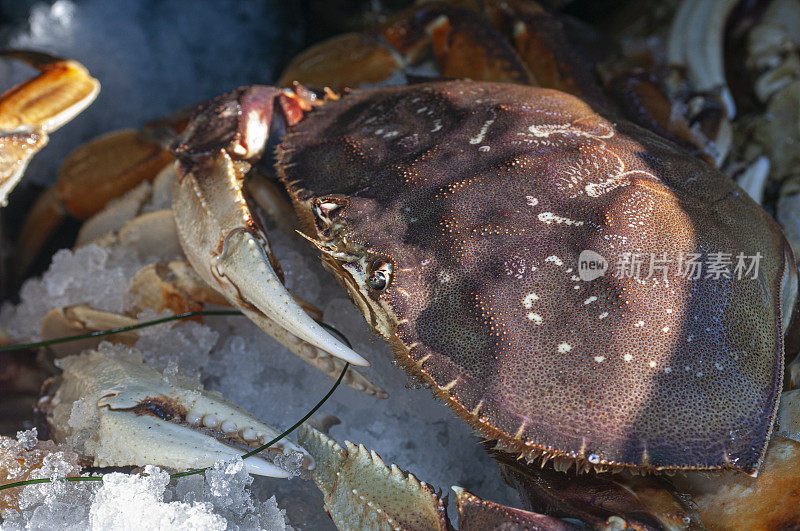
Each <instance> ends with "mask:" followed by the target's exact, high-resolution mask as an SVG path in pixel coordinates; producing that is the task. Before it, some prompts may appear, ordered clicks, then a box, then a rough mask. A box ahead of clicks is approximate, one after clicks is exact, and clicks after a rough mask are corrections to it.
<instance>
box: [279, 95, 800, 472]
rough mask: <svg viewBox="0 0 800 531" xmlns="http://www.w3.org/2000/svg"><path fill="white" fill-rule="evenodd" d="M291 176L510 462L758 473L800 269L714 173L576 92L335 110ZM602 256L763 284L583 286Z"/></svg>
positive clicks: (436, 374)
mask: <svg viewBox="0 0 800 531" xmlns="http://www.w3.org/2000/svg"><path fill="white" fill-rule="evenodd" d="M277 167H278V173H279V175H280V177H281V179H282V180H283V182H284V184H285V185H286V186H287V188H288V190H289V192H290V194H291V196H292V198H293V201H294V203H295V206H296V207H297V209H298V211H299V212H300V216H301V218H302V220H303V222H304V224H305V226H306V229H307V230H308V231H309V234H314V235H315V236H316V239H317V240H318V242H317V245H318V247H319V248H320V249H321V250H322V251H323V255H324V256H323V260H324V262H325V263H326V265H327V266H328V267H329V269H331V270H332V271H334V272H335V273H336V275H337V277H338V278H339V280H341V281H342V282H343V283H344V284H345V285H346V286H347V287H348V288H349V292H350V294H351V297H352V298H353V299H354V301H355V302H356V304H357V305H358V306H359V307H360V308H361V310H362V311H363V313H364V315H365V317H366V319H367V321H368V322H369V323H370V324H371V325H372V327H373V328H374V329H375V330H376V331H377V332H379V333H380V334H381V335H383V336H384V337H386V338H387V339H388V340H389V341H390V342H391V344H392V345H393V347H394V351H395V355H396V356H397V358H398V360H399V361H400V362H401V363H402V365H403V366H404V367H405V368H406V369H407V370H408V371H409V372H410V373H411V374H413V375H415V376H417V377H418V378H420V379H421V380H422V381H424V382H426V383H428V384H430V385H431V386H432V388H433V390H434V392H435V394H437V396H439V397H440V398H443V399H445V400H446V402H447V403H448V404H449V405H450V407H451V408H452V409H453V410H454V411H455V412H456V413H458V414H459V415H460V416H461V417H463V418H465V419H466V420H467V421H469V422H470V424H471V425H472V426H473V427H474V428H476V430H477V431H478V432H479V433H480V434H481V435H483V436H484V437H486V438H488V439H492V440H496V441H497V446H498V447H499V448H500V449H504V450H508V451H511V452H518V453H521V454H523V455H524V456H526V457H527V458H528V459H529V460H531V459H535V458H539V457H542V456H544V457H545V458H548V457H549V458H556V459H562V460H569V461H570V462H574V463H576V464H577V467H578V468H579V469H588V468H597V469H600V468H612V469H614V468H617V467H633V468H638V469H640V470H648V471H653V470H663V469H719V468H733V469H738V470H742V471H745V472H748V473H753V472H755V471H756V470H757V468H758V466H759V463H760V462H761V460H762V458H763V454H764V451H765V448H766V444H767V442H768V440H769V436H770V432H771V427H772V423H773V419H774V416H775V411H776V407H777V404H778V395H779V392H780V389H781V379H782V372H783V330H784V328H785V327H786V326H787V324H788V321H789V318H790V317H791V313H792V309H793V307H794V301H795V292H796V273H795V267H794V262H793V258H792V255H791V251H790V250H789V248H788V246H787V243H786V241H785V239H784V237H783V235H782V234H781V231H780V229H779V227H778V226H777V224H776V223H775V222H774V221H773V220H772V219H771V218H770V217H769V216H768V215H767V214H766V213H765V212H764V211H763V210H762V209H761V208H760V207H759V206H758V205H757V204H756V203H754V202H753V201H752V200H751V199H749V198H748V197H747V195H746V194H745V193H744V192H743V191H742V190H741V189H740V188H739V187H738V186H737V185H736V184H734V183H733V182H732V181H730V180H729V179H727V178H726V177H725V176H724V175H723V174H722V173H720V172H718V171H716V170H715V169H713V168H712V167H711V166H709V165H707V164H705V163H703V162H701V161H698V160H696V159H694V158H692V157H690V156H689V155H688V154H687V153H685V152H684V151H682V150H681V149H680V148H678V147H676V146H675V145H674V144H672V143H670V142H668V141H666V140H664V139H662V138H660V137H658V136H656V135H654V134H652V133H650V132H648V131H646V130H644V129H641V128H639V127H637V126H635V125H632V124H629V123H626V122H623V121H619V122H615V123H612V122H610V121H608V120H606V119H605V118H603V117H601V116H600V115H598V114H597V113H596V112H595V111H593V109H592V108H591V107H589V106H588V105H586V104H585V103H583V102H582V101H580V100H579V99H577V98H575V97H572V96H569V95H567V94H564V93H561V92H558V91H554V90H548V89H541V88H532V87H523V86H516V85H506V84H494V83H473V82H466V81H456V82H446V83H431V84H424V85H416V86H409V87H400V88H389V89H378V90H364V91H353V92H352V93H350V94H349V95H347V96H346V97H344V98H342V99H341V100H339V101H332V102H328V103H326V104H325V105H324V106H322V107H321V108H319V109H318V110H315V111H313V112H312V113H311V114H310V115H309V116H308V117H307V118H305V119H304V120H303V121H301V122H300V123H299V124H298V125H296V126H294V127H291V128H290V129H289V133H288V135H287V136H286V137H285V139H284V140H283V142H282V143H281V145H280V146H279V149H278V164H277ZM586 250H589V251H593V252H594V253H597V254H599V255H601V256H602V257H604V258H605V259H607V260H608V262H610V263H611V264H614V262H615V261H617V260H619V259H621V258H623V257H625V255H626V253H634V254H635V255H641V256H645V257H647V259H648V260H649V257H650V256H654V257H656V259H661V258H667V259H672V260H676V257H679V256H689V255H690V254H691V253H697V254H700V255H701V257H702V258H703V259H705V260H709V259H713V257H714V256H715V255H714V254H713V253H724V256H727V257H728V258H730V259H732V261H733V264H732V265H731V266H730V269H731V270H732V269H733V265H734V264H735V263H736V256H737V255H739V254H740V253H741V254H743V255H744V256H755V255H757V254H760V257H761V259H760V268H759V269H758V272H757V278H755V279H751V278H749V277H748V278H742V279H737V278H736V276H735V275H729V276H728V277H725V276H722V277H721V278H708V277H707V276H706V271H705V270H704V271H702V275H701V277H700V278H697V279H694V278H686V277H685V276H679V275H678V274H677V273H676V272H675V270H674V269H673V270H672V271H670V272H669V275H668V276H667V275H664V276H662V275H661V274H660V273H656V274H655V275H653V276H651V277H647V275H646V267H647V263H646V262H645V265H644V267H643V268H642V273H641V275H640V276H639V278H631V277H633V276H634V275H629V276H625V275H615V274H612V270H611V269H609V271H608V272H607V274H606V275H604V276H600V277H599V278H596V279H594V280H591V281H583V280H581V278H580V276H578V258H579V256H580V253H581V252H582V251H586ZM664 253H666V254H664ZM682 253H684V254H682ZM728 253H730V254H728ZM612 267H613V266H612ZM674 267H676V266H675V265H674V264H673V268H674ZM376 274H379V275H382V278H383V279H388V280H389V282H388V285H387V286H385V287H384V286H382V285H381V282H377V283H375V282H371V280H374V277H375V275H376ZM376 285H377V286H378V287H379V288H383V289H373V286H376Z"/></svg>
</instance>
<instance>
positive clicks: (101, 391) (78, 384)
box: [40, 345, 314, 477]
mask: <svg viewBox="0 0 800 531" xmlns="http://www.w3.org/2000/svg"><path fill="white" fill-rule="evenodd" d="M61 367H62V368H63V369H64V374H63V375H62V376H61V378H60V382H59V383H58V388H57V390H56V391H55V393H54V394H53V395H52V396H50V397H48V398H47V399H45V401H44V402H42V403H40V407H41V408H42V410H43V411H44V412H45V413H46V416H47V421H48V425H49V426H50V429H51V433H52V436H53V438H54V439H55V440H57V441H61V442H63V441H66V440H68V439H70V438H74V437H75V436H77V434H78V433H85V434H86V435H87V437H88V438H86V440H85V443H84V444H82V445H81V448H79V450H80V452H81V453H82V454H83V456H84V457H85V458H87V459H90V460H92V463H93V464H94V466H130V465H136V466H144V465H148V464H151V465H159V466H167V467H170V468H174V469H178V470H184V469H189V468H200V467H204V466H209V465H212V464H213V463H214V462H215V461H217V460H219V459H230V458H233V457H236V456H239V455H242V454H243V453H244V452H245V451H246V450H247V449H248V447H257V446H260V445H261V444H264V443H266V442H267V441H270V440H272V439H274V438H275V437H277V436H278V432H277V431H276V430H275V429H273V428H272V427H271V426H269V425H267V424H265V423H263V422H262V421H261V420H259V419H258V418H256V417H254V416H253V415H251V414H250V413H249V412H247V411H246V410H244V409H242V408H240V407H238V406H236V405H235V404H232V403H230V402H228V401H227V400H225V399H224V398H223V397H222V395H220V394H218V393H213V392H208V391H205V390H203V389H202V387H195V386H188V385H184V384H183V383H182V382H180V381H173V379H169V380H167V379H166V378H164V377H163V376H162V375H161V374H159V373H158V372H157V371H155V370H154V369H152V368H150V367H148V366H147V365H145V364H143V363H142V359H141V353H139V351H137V350H135V349H131V348H126V347H123V346H121V345H117V346H110V345H101V346H100V347H99V349H98V350H93V351H87V352H85V353H84V354H81V355H79V356H70V357H68V358H64V359H63V360H62V361H61ZM270 450H271V451H281V452H283V453H284V454H287V455H288V454H290V453H293V452H294V453H299V454H301V455H302V462H303V464H304V466H305V467H306V468H309V469H312V468H314V460H313V458H312V457H311V456H310V455H309V454H308V452H306V451H305V450H304V449H303V448H301V447H300V446H298V445H296V444H294V443H292V442H291V441H289V440H287V439H284V440H281V441H280V442H278V443H276V444H275V445H274V446H273V447H271V448H270ZM264 455H267V454H264ZM245 464H246V467H247V469H248V471H249V472H251V473H253V474H259V475H265V476H273V477H289V476H290V475H291V473H290V472H289V471H286V470H283V469H282V468H280V467H277V466H275V465H273V464H272V463H270V462H269V461H267V460H266V459H263V458H262V457H260V456H252V457H249V458H248V459H246V460H245Z"/></svg>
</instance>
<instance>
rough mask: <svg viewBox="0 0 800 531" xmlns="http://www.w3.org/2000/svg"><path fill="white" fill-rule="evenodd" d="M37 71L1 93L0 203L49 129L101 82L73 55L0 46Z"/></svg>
mask: <svg viewBox="0 0 800 531" xmlns="http://www.w3.org/2000/svg"><path fill="white" fill-rule="evenodd" d="M0 57H9V58H13V59H19V60H20V61H23V62H25V63H28V64H29V65H31V66H33V67H34V68H37V69H38V70H39V71H40V72H41V74H40V75H39V76H37V77H35V78H33V79H30V80H28V81H26V82H24V83H21V84H19V85H17V86H15V87H12V88H11V89H9V90H8V91H6V92H5V93H4V94H3V95H2V96H0V205H5V204H6V202H7V200H8V194H9V193H11V190H13V189H14V186H16V184H17V183H18V182H19V180H20V178H22V174H23V173H24V172H25V168H26V167H27V166H28V162H30V160H31V158H32V157H33V156H34V155H35V154H36V153H38V152H39V150H41V149H42V148H43V147H44V146H45V145H46V144H47V140H48V137H47V135H48V133H51V132H52V131H55V130H56V129H58V128H59V127H61V126H62V125H64V124H65V123H67V122H69V121H70V120H72V119H73V118H74V117H75V116H76V115H77V114H78V113H80V112H81V111H83V110H84V109H85V108H86V107H88V106H89V105H90V104H91V103H92V101H94V99H95V97H97V94H98V92H100V83H99V82H98V81H97V80H96V79H94V78H93V77H91V76H90V75H89V72H88V71H87V70H86V68H84V67H83V65H81V64H80V63H78V62H76V61H71V60H67V59H60V58H58V57H53V56H51V55H47V54H43V53H38V52H30V51H1V52H0Z"/></svg>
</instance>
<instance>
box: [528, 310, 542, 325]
mask: <svg viewBox="0 0 800 531" xmlns="http://www.w3.org/2000/svg"><path fill="white" fill-rule="evenodd" d="M528 319H530V320H531V321H533V322H534V323H536V324H542V322H543V321H544V319H542V316H541V315H539V314H538V313H533V312H531V313H529V314H528Z"/></svg>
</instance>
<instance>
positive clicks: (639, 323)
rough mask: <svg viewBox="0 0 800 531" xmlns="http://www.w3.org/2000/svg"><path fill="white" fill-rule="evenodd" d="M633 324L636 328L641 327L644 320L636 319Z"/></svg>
mask: <svg viewBox="0 0 800 531" xmlns="http://www.w3.org/2000/svg"><path fill="white" fill-rule="evenodd" d="M633 326H635V327H636V328H641V327H643V326H644V321H637V322H636V324H635V325H633Z"/></svg>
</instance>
